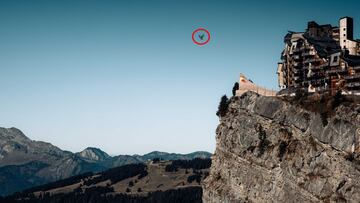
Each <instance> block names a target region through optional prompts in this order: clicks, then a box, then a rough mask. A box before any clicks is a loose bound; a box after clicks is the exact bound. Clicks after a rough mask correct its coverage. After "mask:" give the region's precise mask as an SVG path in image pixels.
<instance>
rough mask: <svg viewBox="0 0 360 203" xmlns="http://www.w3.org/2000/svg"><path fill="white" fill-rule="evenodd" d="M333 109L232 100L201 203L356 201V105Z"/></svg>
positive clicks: (359, 115)
mask: <svg viewBox="0 0 360 203" xmlns="http://www.w3.org/2000/svg"><path fill="white" fill-rule="evenodd" d="M334 111H335V113H334V115H332V116H331V117H324V116H322V115H321V114H319V113H317V112H310V111H307V110H305V109H303V108H301V107H300V106H296V105H293V104H291V103H289V102H285V101H283V100H281V99H279V98H276V97H264V96H260V95H258V94H256V93H251V92H247V93H245V94H244V95H242V96H241V97H234V98H232V99H231V100H230V104H229V108H228V113H227V114H226V116H224V117H222V118H221V119H220V124H219V126H218V128H217V131H216V142H217V146H216V151H215V154H214V156H213V158H212V166H211V170H210V175H209V177H208V178H207V179H206V180H205V181H204V185H203V201H204V202H207V203H215V202H216V203H218V202H227V203H228V202H360V178H359V177H360V156H359V155H360V143H359V142H360V132H359V130H358V128H360V105H352V106H344V105H340V106H339V107H337V108H336V109H335V110H334Z"/></svg>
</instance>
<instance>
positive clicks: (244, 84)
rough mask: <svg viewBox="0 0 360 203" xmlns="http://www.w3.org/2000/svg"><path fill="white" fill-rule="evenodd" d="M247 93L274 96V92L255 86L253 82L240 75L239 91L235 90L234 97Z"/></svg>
mask: <svg viewBox="0 0 360 203" xmlns="http://www.w3.org/2000/svg"><path fill="white" fill-rule="evenodd" d="M247 91H252V92H256V93H258V94H260V95H263V96H276V92H275V91H273V90H269V89H266V88H264V87H260V86H258V85H256V84H255V83H254V82H253V81H251V80H249V79H247V78H246V77H245V75H243V74H240V79H239V89H238V90H236V96H241V95H242V94H244V93H245V92H247Z"/></svg>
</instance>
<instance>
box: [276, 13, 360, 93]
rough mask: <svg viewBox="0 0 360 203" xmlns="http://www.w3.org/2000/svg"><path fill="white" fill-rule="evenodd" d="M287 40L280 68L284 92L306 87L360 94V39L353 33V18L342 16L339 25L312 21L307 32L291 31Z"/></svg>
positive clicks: (305, 88) (314, 90) (282, 90)
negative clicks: (320, 23) (356, 38)
mask: <svg viewBox="0 0 360 203" xmlns="http://www.w3.org/2000/svg"><path fill="white" fill-rule="evenodd" d="M284 42H285V48H284V50H283V52H282V53H281V62H280V63H278V69H277V74H278V83H279V87H280V89H281V90H280V92H279V93H280V94H281V92H287V93H286V94H288V93H289V92H293V91H296V90H299V89H303V90H305V91H308V92H311V93H315V92H318V93H324V92H330V93H332V94H334V93H335V92H337V91H338V90H341V91H342V93H343V94H355V95H360V40H359V39H358V40H355V39H354V37H353V19H352V18H350V17H343V18H341V19H340V20H339V27H333V26H331V25H329V24H326V25H319V24H317V23H316V22H314V21H311V22H308V26H307V29H306V31H305V32H291V31H289V33H288V34H286V35H285V37H284ZM289 90H291V91H289Z"/></svg>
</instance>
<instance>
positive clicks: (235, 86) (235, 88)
mask: <svg viewBox="0 0 360 203" xmlns="http://www.w3.org/2000/svg"><path fill="white" fill-rule="evenodd" d="M238 89H239V83H238V82H236V83H235V84H234V87H233V89H232V94H233V96H235V95H236V90H238Z"/></svg>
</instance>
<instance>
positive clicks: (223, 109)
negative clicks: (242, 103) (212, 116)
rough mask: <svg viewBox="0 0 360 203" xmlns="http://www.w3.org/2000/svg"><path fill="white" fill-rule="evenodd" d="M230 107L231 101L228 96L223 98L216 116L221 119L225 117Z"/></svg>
mask: <svg viewBox="0 0 360 203" xmlns="http://www.w3.org/2000/svg"><path fill="white" fill-rule="evenodd" d="M228 105H229V99H228V98H227V96H226V95H224V96H222V97H221V100H220V104H219V108H218V111H217V112H216V115H217V116H219V117H223V116H225V115H226V112H227V109H228Z"/></svg>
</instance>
